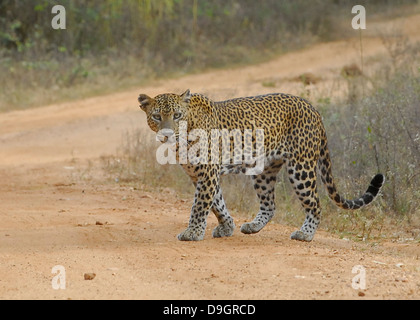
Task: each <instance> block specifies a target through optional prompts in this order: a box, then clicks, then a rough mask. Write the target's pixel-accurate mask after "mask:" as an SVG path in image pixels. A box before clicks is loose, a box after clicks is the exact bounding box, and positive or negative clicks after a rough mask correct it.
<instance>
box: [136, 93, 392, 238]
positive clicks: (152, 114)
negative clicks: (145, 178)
mask: <svg viewBox="0 0 420 320" xmlns="http://www.w3.org/2000/svg"><path fill="white" fill-rule="evenodd" d="M138 102H139V103H140V105H139V107H140V108H141V109H142V110H143V111H144V112H145V113H146V117H147V124H148V126H149V128H150V129H151V130H152V131H154V132H156V134H157V140H159V141H160V142H161V143H168V139H170V138H172V140H171V141H172V142H173V144H172V145H173V146H175V147H174V148H175V151H174V152H176V159H181V158H183V159H185V158H187V159H189V158H188V157H187V155H186V153H188V152H190V151H191V152H192V154H197V157H196V158H195V161H183V162H181V161H180V162H179V164H180V165H181V167H182V168H183V169H184V171H185V172H186V174H187V175H188V176H189V177H190V179H191V181H192V183H193V185H194V187H195V194H194V200H193V204H192V207H191V213H190V218H189V222H188V226H187V228H186V229H185V230H184V231H183V232H181V233H180V234H178V236H177V238H178V240H181V241H198V240H203V239H204V235H205V231H206V227H207V217H208V216H209V213H210V211H212V212H213V213H214V214H215V216H216V218H217V221H218V225H217V226H216V227H215V228H214V229H213V232H212V236H213V237H214V238H220V237H230V236H232V235H233V233H234V230H235V228H236V226H235V223H234V220H233V218H232V217H231V215H230V214H229V211H228V210H227V207H226V203H225V199H224V197H223V194H222V189H221V186H220V179H221V177H222V176H224V175H226V174H240V173H242V174H244V173H245V174H247V172H248V171H249V170H250V172H251V174H249V175H250V176H251V182H252V183H253V187H254V189H255V192H256V195H257V198H258V201H259V211H258V213H257V214H256V216H255V218H254V219H253V220H252V221H250V222H246V223H244V224H242V225H241V227H240V231H241V232H242V233H244V234H255V233H258V232H259V231H261V230H262V229H263V228H264V227H265V226H266V225H267V223H268V222H270V221H271V219H272V218H273V216H274V214H275V210H276V205H275V186H276V184H277V182H278V181H277V180H278V176H280V175H279V171H280V169H281V168H282V167H285V170H286V171H287V173H286V174H285V176H286V177H288V179H289V181H290V183H291V185H292V187H293V190H294V193H295V194H296V196H297V197H298V199H299V200H300V203H301V205H302V207H303V210H304V212H305V220H304V222H303V225H302V226H301V228H300V229H298V230H296V231H294V232H293V233H292V234H291V236H290V238H291V239H292V240H299V241H304V242H310V241H312V239H313V238H314V235H315V232H316V230H317V229H318V226H319V224H320V221H321V207H320V198H319V195H318V191H317V178H318V176H320V178H321V181H322V182H323V184H324V185H325V187H326V190H327V193H328V196H329V198H330V199H331V201H332V202H333V203H335V204H336V205H337V206H338V207H339V208H342V209H345V210H356V209H360V208H362V207H365V206H366V205H368V204H369V203H371V202H372V201H373V200H374V199H375V198H376V197H377V196H378V194H380V190H381V188H382V186H383V184H384V182H385V176H384V175H383V174H381V173H378V174H376V175H375V176H374V177H373V179H371V181H370V184H369V186H368V188H367V190H366V192H364V193H363V194H362V195H361V196H359V197H356V198H354V199H353V200H348V199H346V198H345V197H343V196H342V195H341V194H340V193H339V192H338V190H337V186H336V183H335V180H334V178H333V175H332V162H331V157H330V152H329V149H328V141H327V135H326V130H325V128H324V125H323V121H322V117H321V115H320V113H319V112H318V111H317V110H316V109H315V108H314V107H313V106H312V104H311V103H310V102H308V101H307V100H306V99H304V98H301V97H299V96H295V95H292V94H285V93H272V94H264V95H257V96H251V97H240V98H233V99H229V100H224V101H213V100H212V99H210V98H208V97H207V96H206V95H203V94H199V93H194V94H192V93H191V92H190V90H189V89H188V90H186V91H185V92H183V93H182V94H175V93H164V94H159V95H157V96H155V97H154V98H151V97H149V96H148V95H146V94H140V95H139V96H138ZM181 123H184V125H183V126H184V128H185V130H186V131H187V132H188V133H191V132H193V130H195V129H196V130H201V131H202V132H204V133H207V134H208V138H207V139H200V140H199V141H196V140H198V139H197V137H195V140H194V137H193V138H191V139H190V138H187V140H188V141H187V142H186V143H187V145H186V146H187V147H186V148H183V150H181V148H180V144H181V139H180V138H181V135H182V132H181V131H182V130H181V128H182V126H181ZM217 130H220V131H223V130H225V131H227V130H231V131H232V132H235V134H231V135H228V136H227V138H226V137H225V136H223V137H222V136H219V137H217V136H216V138H214V132H217ZM257 130H260V132H261V133H263V135H262V137H263V139H261V137H260V138H258V136H257ZM241 135H242V136H241ZM211 137H213V138H211ZM218 138H219V139H220V140H222V139H224V140H226V141H225V142H226V145H227V150H228V152H230V154H232V153H233V151H232V147H233V146H234V145H233V143H234V142H235V139H238V140H239V141H242V145H241V143H239V145H240V146H242V147H243V148H248V149H249V146H248V147H246V146H245V141H251V143H250V145H251V147H252V152H251V151H249V150H248V152H250V154H251V155H253V156H256V150H257V149H258V148H259V150H263V152H262V157H263V162H262V163H263V166H262V168H260V170H254V171H252V170H251V169H253V167H252V166H253V163H252V162H246V161H242V162H241V161H233V160H235V159H232V160H231V161H226V159H225V160H224V161H221V157H222V155H221V154H220V153H219V158H217V156H216V157H215V159H216V160H214V159H213V160H214V161H211V162H209V161H207V162H206V161H204V160H205V159H204V158H206V157H207V156H209V155H210V154H214V148H211V147H209V145H210V142H209V141H210V140H211V139H214V140H213V141H216V140H217V139H218ZM184 140H185V137H184ZM194 142H195V143H194ZM215 145H216V144H215ZM198 147H200V148H204V150H206V149H208V150H207V151H208V154H206V152H203V153H202V154H200V155H198V153H197V150H198ZM194 148H195V149H194ZM229 149H230V150H229ZM200 150H201V149H200ZM243 156H244V153H242V157H243ZM236 158H237V159H236V160H241V159H240V158H241V154H240V153H239V155H238V156H237V157H236ZM217 159H218V160H217ZM242 160H243V159H242Z"/></svg>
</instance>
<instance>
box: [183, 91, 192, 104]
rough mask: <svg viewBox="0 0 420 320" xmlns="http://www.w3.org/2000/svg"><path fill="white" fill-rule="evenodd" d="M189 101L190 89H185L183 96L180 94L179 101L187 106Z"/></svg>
mask: <svg viewBox="0 0 420 320" xmlns="http://www.w3.org/2000/svg"><path fill="white" fill-rule="evenodd" d="M190 100H191V92H190V89H187V90H186V91H185V92H184V93H183V94H181V101H182V102H184V103H185V104H187V105H188V104H189V103H190Z"/></svg>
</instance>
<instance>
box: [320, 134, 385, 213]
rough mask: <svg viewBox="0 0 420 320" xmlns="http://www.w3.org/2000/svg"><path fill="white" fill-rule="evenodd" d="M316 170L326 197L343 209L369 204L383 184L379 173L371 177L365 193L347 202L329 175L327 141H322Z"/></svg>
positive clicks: (329, 164)
mask: <svg viewBox="0 0 420 320" xmlns="http://www.w3.org/2000/svg"><path fill="white" fill-rule="evenodd" d="M318 168H319V170H320V172H321V180H322V182H323V183H324V184H325V186H326V187H327V190H328V195H329V197H330V199H331V200H332V201H334V202H335V204H336V205H337V206H339V207H340V208H343V209H349V210H355V209H359V208H362V207H364V206H366V205H368V204H369V203H371V202H372V201H373V200H374V199H375V197H376V196H377V195H378V193H379V190H380V189H381V187H382V185H383V184H384V182H385V176H384V175H383V174H381V173H379V174H377V175H376V176H374V177H373V179H372V181H371V182H370V185H369V187H368V189H367V190H366V192H365V193H364V194H363V195H362V196H360V197H359V198H357V199H354V200H347V199H345V198H343V197H342V196H341V195H340V194H339V193H338V191H337V187H336V185H335V183H334V179H333V176H332V173H331V159H330V154H329V151H328V147H327V139H326V138H325V139H322V141H321V150H320V157H319V160H318Z"/></svg>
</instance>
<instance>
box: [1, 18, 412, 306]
mask: <svg viewBox="0 0 420 320" xmlns="http://www.w3.org/2000/svg"><path fill="white" fill-rule="evenodd" d="M393 23H395V25H398V26H399V28H401V30H403V32H404V34H406V35H407V36H408V37H409V39H410V41H414V40H418V39H419V35H420V34H419V32H418V30H420V16H413V17H410V18H405V19H399V20H396V21H394V22H393ZM387 25H389V23H388V24H387ZM372 29H373V28H372ZM371 32H373V31H371ZM383 55H386V49H385V48H384V46H383V45H382V42H381V40H380V39H379V38H378V37H376V36H375V34H374V32H373V33H372V34H369V32H366V37H365V38H364V57H365V61H369V58H372V60H370V61H375V59H376V58H377V57H380V56H383ZM359 59H360V50H359V40H358V39H355V40H352V41H338V42H333V43H326V44H319V45H315V46H313V47H311V48H308V49H305V50H302V51H298V52H294V53H289V54H286V55H283V56H281V57H279V58H276V59H274V60H272V61H269V62H266V63H263V64H260V65H256V66H249V67H243V68H235V69H231V70H218V71H209V72H206V73H203V74H197V75H189V76H185V77H182V78H178V79H171V80H162V81H159V82H155V83H151V84H150V85H148V86H145V87H142V88H136V89H135V90H128V91H126V92H121V93H116V94H110V95H106V96H100V97H94V98H90V99H85V100H81V101H76V102H70V103H63V104H59V105H51V106H45V107H42V108H36V109H32V110H25V111H16V112H10V113H5V114H0V177H1V179H0V298H2V299H100V298H101V299H120V298H126V299H394V298H395V299H419V298H420V260H419V256H420V246H419V244H418V242H417V243H416V242H410V241H403V242H391V241H387V240H384V241H382V242H380V243H379V244H378V243H375V244H372V243H356V242H353V241H349V240H343V239H339V238H337V237H336V236H333V235H331V234H329V233H327V232H323V231H322V230H321V231H319V232H318V233H317V235H316V237H315V239H314V241H313V242H311V243H301V242H295V241H291V240H289V235H290V233H291V232H292V231H293V230H294V228H291V227H286V226H283V225H279V224H270V225H268V226H267V227H266V228H265V229H264V230H263V231H261V232H260V233H259V234H256V235H251V236H250V235H243V234H242V233H241V232H240V231H239V228H238V230H236V232H235V234H234V236H233V237H230V238H226V239H212V238H211V230H212V229H213V228H214V227H215V226H216V223H217V222H216V219H215V218H214V217H213V216H211V217H209V223H208V231H207V235H206V237H205V239H204V241H201V242H180V241H177V240H176V235H177V234H178V233H179V232H181V231H182V230H184V228H185V227H186V225H187V222H188V217H189V210H190V206H191V201H192V199H184V198H180V197H179V196H178V195H176V194H175V193H174V192H173V191H171V190H169V189H168V190H166V191H164V192H160V193H153V192H147V191H144V190H147V188H145V189H144V190H134V189H133V188H129V187H125V186H121V185H119V184H116V183H110V182H109V181H107V180H106V179H105V178H104V174H103V171H102V169H101V167H100V161H99V158H100V156H102V155H112V154H115V152H116V149H117V148H118V146H119V144H120V143H121V141H122V136H123V134H124V133H126V132H127V131H131V130H135V129H136V128H139V127H140V128H141V127H146V122H145V118H144V115H143V113H142V112H141V111H139V109H138V106H137V101H136V99H137V96H138V94H139V93H140V92H142V93H147V94H148V95H155V94H158V93H161V92H168V91H172V92H182V91H183V90H185V89H186V88H190V89H191V91H192V92H201V93H206V94H208V95H209V96H210V97H212V98H214V99H224V98H227V97H234V96H242V95H253V94H261V93H265V92H273V91H277V92H288V93H294V94H300V93H302V92H303V90H306V91H305V92H309V93H310V94H313V95H316V94H327V95H329V96H334V95H335V94H340V93H341V94H343V91H345V89H346V84H345V83H343V82H340V75H339V74H340V70H341V68H342V67H343V66H344V65H349V64H351V63H354V62H356V63H357V62H359ZM372 64H373V62H372ZM368 71H369V66H366V72H368ZM305 72H311V73H313V74H314V75H316V76H318V77H320V78H321V80H320V81H319V82H318V83H317V84H315V85H310V86H309V87H304V86H303V85H302V84H301V83H299V82H296V81H292V79H293V78H294V77H297V76H299V75H300V74H303V73H305ZM266 81H269V82H270V85H269V86H267V85H264V82H266ZM307 90H309V91H307ZM243 222H245V220H244V219H241V218H238V217H235V223H236V225H237V226H238V227H239V226H240V225H241V224H242V223H243ZM296 227H298V226H296ZM57 265H59V266H62V267H64V271H65V285H66V287H65V289H58V290H56V289H54V288H53V287H54V286H53V285H54V284H57V281H56V275H57V273H53V272H52V268H53V267H54V266H57ZM355 266H363V268H364V269H363V270H364V274H365V280H366V288H365V289H363V288H358V286H360V284H361V283H360V282H357V281H356V279H357V277H358V276H363V272H361V271H360V269H358V270H359V271H357V270H356V269H354V271H355V273H353V272H352V271H353V268H354V267H355ZM356 268H357V267H356ZM85 273H95V275H96V276H95V278H94V279H93V280H85V279H84V274H85ZM58 274H61V275H64V273H62V272H61V273H58ZM355 277H356V278H355ZM61 283H64V282H61ZM354 287H355V288H354Z"/></svg>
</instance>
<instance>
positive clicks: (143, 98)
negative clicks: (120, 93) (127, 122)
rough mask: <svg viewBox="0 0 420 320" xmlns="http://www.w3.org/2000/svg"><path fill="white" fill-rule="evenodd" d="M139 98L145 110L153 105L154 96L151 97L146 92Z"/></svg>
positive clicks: (141, 106)
mask: <svg viewBox="0 0 420 320" xmlns="http://www.w3.org/2000/svg"><path fill="white" fill-rule="evenodd" d="M137 100H138V101H139V102H140V108H141V109H142V110H143V111H144V112H147V108H148V107H149V106H150V105H151V103H152V101H153V98H150V97H149V96H148V95H145V94H140V95H139V97H138V99H137Z"/></svg>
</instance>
